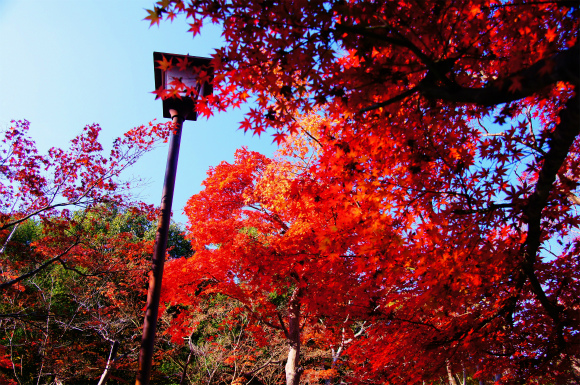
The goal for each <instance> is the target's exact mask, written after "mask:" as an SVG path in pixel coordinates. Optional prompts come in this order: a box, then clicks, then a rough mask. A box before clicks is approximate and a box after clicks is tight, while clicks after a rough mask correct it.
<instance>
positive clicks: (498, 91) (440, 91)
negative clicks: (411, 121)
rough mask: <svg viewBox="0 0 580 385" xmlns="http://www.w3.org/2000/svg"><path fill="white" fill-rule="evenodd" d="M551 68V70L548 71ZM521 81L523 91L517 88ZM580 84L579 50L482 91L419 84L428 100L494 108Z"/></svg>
mask: <svg viewBox="0 0 580 385" xmlns="http://www.w3.org/2000/svg"><path fill="white" fill-rule="evenodd" d="M550 67H551V70H548V69H549V68H550ZM515 81H518V82H519V83H520V84H521V87H517V88H516V87H514V86H513V85H514V82H515ZM559 81H564V82H569V83H571V84H573V85H575V86H576V87H578V85H579V83H580V49H579V47H578V44H576V45H575V46H574V47H572V48H569V49H566V50H564V51H560V52H558V53H557V54H555V55H554V56H552V57H549V58H546V59H542V60H540V61H537V62H536V63H534V64H533V65H531V66H530V67H528V68H526V69H524V70H522V71H520V72H518V73H516V74H513V75H512V76H510V77H508V78H506V79H498V80H494V81H492V82H489V83H488V84H487V85H486V86H485V87H483V88H466V87H461V86H459V85H457V86H456V87H448V86H439V85H436V84H435V82H433V81H428V82H424V81H422V82H420V83H419V92H420V93H421V94H422V95H423V96H424V97H426V98H427V99H432V100H435V99H438V100H445V101H449V102H458V103H475V104H479V105H483V106H494V105H497V104H502V103H508V102H511V101H514V100H519V99H522V98H525V97H527V96H531V95H533V94H535V93H536V92H538V91H540V90H542V89H543V88H545V87H547V86H549V85H552V84H555V83H556V82H559Z"/></svg>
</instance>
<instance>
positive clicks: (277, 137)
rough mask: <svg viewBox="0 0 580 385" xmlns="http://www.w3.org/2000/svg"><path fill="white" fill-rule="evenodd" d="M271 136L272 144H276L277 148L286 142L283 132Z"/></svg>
mask: <svg viewBox="0 0 580 385" xmlns="http://www.w3.org/2000/svg"><path fill="white" fill-rule="evenodd" d="M272 136H273V137H274V140H273V141H272V143H274V142H276V145H278V146H279V145H280V144H281V143H284V142H285V141H286V134H285V133H283V132H276V133H275V134H273V135H272Z"/></svg>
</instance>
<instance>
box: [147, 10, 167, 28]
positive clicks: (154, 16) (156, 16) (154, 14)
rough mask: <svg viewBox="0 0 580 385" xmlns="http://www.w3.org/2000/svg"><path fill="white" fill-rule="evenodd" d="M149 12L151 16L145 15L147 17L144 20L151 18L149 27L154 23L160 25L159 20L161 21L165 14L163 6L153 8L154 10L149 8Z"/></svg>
mask: <svg viewBox="0 0 580 385" xmlns="http://www.w3.org/2000/svg"><path fill="white" fill-rule="evenodd" d="M147 13H148V14H149V16H147V17H145V19H143V20H151V24H149V27H151V26H152V25H153V24H157V25H159V22H160V21H161V15H162V14H163V10H162V9H161V8H158V7H155V8H153V10H150V9H147Z"/></svg>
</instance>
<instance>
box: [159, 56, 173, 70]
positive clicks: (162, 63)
mask: <svg viewBox="0 0 580 385" xmlns="http://www.w3.org/2000/svg"><path fill="white" fill-rule="evenodd" d="M171 62H172V59H169V60H167V59H166V58H165V56H163V60H157V63H159V65H158V66H157V68H159V69H160V70H162V71H167V70H168V69H170V68H171V67H173V64H172V63H171Z"/></svg>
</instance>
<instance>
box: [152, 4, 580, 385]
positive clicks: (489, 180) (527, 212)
mask: <svg viewBox="0 0 580 385" xmlns="http://www.w3.org/2000/svg"><path fill="white" fill-rule="evenodd" d="M578 12H579V3H578V2H577V1H556V2H550V1H524V2H517V1H514V2H511V1H507V2H505V1H501V2H500V1H487V0H486V1H484V0H481V1H473V0H469V1H468V0H465V1H461V0H459V1H391V2H387V1H384V2H371V1H368V2H367V1H292V2H290V1H271V0H261V1H244V2H235V1H234V2H222V1H215V0H207V1H206V0H198V1H191V2H190V1H180V0H165V1H159V2H158V3H157V5H156V7H155V8H154V9H153V10H150V11H149V16H148V17H147V19H149V20H150V21H151V24H159V22H160V21H161V20H162V19H170V20H171V21H173V19H175V18H176V17H179V15H180V14H183V15H184V16H185V17H186V20H187V22H188V23H189V25H190V30H189V32H191V33H192V34H193V35H194V36H197V35H199V34H203V30H202V29H201V27H202V26H203V24H204V23H208V22H212V23H218V24H220V25H221V26H222V27H223V38H224V45H223V46H222V47H220V48H218V49H216V52H215V54H213V55H212V57H213V61H212V64H213V66H214V69H215V78H214V83H213V86H214V90H215V94H214V95H213V96H211V97H208V98H205V99H203V100H202V101H201V103H200V105H199V111H200V113H202V114H205V115H208V116H209V115H211V114H213V113H214V111H216V110H222V109H226V108H228V107H238V106H240V105H241V104H243V103H245V102H248V101H250V100H255V101H256V104H255V107H252V108H250V110H249V112H248V113H247V115H246V118H245V119H244V121H243V122H242V123H241V126H240V128H241V129H243V130H244V131H249V132H253V133H254V134H261V133H263V132H264V131H266V130H273V135H274V140H275V141H276V142H278V143H279V144H283V147H284V150H283V152H282V153H281V154H280V155H279V157H278V158H276V159H267V158H265V157H264V156H261V155H259V154H256V153H253V152H250V151H247V150H244V149H242V150H239V151H238V152H237V153H236V160H235V162H234V163H233V164H228V163H222V164H220V165H219V166H217V167H215V168H213V169H212V170H210V172H209V174H208V179H207V180H206V182H205V183H204V185H205V190H203V191H202V192H201V193H199V194H197V195H195V196H193V197H192V198H191V200H190V201H189V203H188V205H187V206H186V208H185V211H186V213H187V215H188V217H189V236H190V238H191V239H192V242H193V243H194V246H195V248H196V250H197V253H196V254H195V256H194V257H193V258H190V259H188V260H179V261H175V262H173V264H172V265H171V266H170V267H168V274H169V275H168V277H170V278H168V279H170V280H171V281H170V282H171V283H169V284H168V285H169V286H171V289H168V290H169V291H170V294H168V296H167V297H166V298H167V300H168V301H169V302H171V303H174V304H176V303H181V304H188V305H190V306H191V309H195V306H196V304H197V303H198V301H199V298H201V297H203V295H204V294H206V295H210V294H211V293H216V292H219V293H225V294H226V295H228V296H230V297H233V298H236V299H237V300H239V301H241V302H242V303H243V304H244V305H243V306H244V309H245V311H246V312H248V314H251V315H252V317H253V319H255V322H256V325H258V324H259V325H261V327H262V328H264V330H265V329H267V328H268V327H270V328H274V329H279V330H280V331H281V332H283V334H284V335H285V336H286V338H287V341H288V345H289V356H288V360H287V363H286V381H287V383H288V384H292V383H297V382H298V380H299V379H300V376H301V375H302V374H303V373H304V371H305V370H309V368H307V367H303V366H300V364H299V363H298V360H299V357H300V356H299V349H300V346H301V345H300V344H301V343H305V341H304V337H302V340H301V337H299V336H298V335H293V334H292V333H300V331H301V330H305V329H303V328H309V327H310V328H314V329H316V328H318V330H322V329H324V330H325V333H326V334H325V335H324V337H321V336H322V334H318V336H319V337H318V338H321V339H322V340H324V341H325V342H324V343H326V345H327V347H328V349H332V351H333V352H336V351H337V349H338V347H339V346H340V347H342V348H344V350H342V354H343V355H342V356H341V357H338V356H336V355H334V354H333V360H332V363H329V365H331V366H332V367H333V368H334V367H339V366H337V365H338V364H339V363H340V365H342V366H340V368H342V369H341V370H343V372H342V373H343V375H344V376H345V377H344V378H345V379H348V382H359V383H377V382H387V383H404V384H407V383H421V381H433V380H435V379H438V378H441V376H448V377H449V378H450V381H451V378H454V377H453V373H459V372H461V371H464V372H465V371H467V372H468V373H469V374H470V376H473V377H474V378H476V379H479V380H481V381H494V380H499V381H501V382H502V383H511V382H514V383H520V382H521V381H531V382H533V381H540V382H545V381H548V382H549V381H552V382H554V383H565V382H566V381H572V379H573V378H576V380H577V379H578V375H579V372H578V364H579V361H578V359H579V357H578V350H577V346H578V343H579V342H580V341H579V339H578V338H579V331H578V324H579V322H580V319H579V310H580V308H579V305H580V304H579V301H578V298H579V295H580V292H579V289H580V286H579V281H578V279H579V274H580V269H579V267H580V266H579V262H580V261H579V257H578V255H579V251H580V243H579V239H578V225H579V220H580V218H579V216H578V209H577V207H578V203H580V200H579V198H578V197H577V194H578V182H579V171H578V170H579V166H580V165H579V164H578V163H579V161H580V158H579V156H578V150H579V146H580V141H578V139H577V136H578V132H579V129H580V121H579V100H578V96H577V93H576V87H577V86H578V81H579V72H580V64H579V57H580V53H579V49H578V42H577V38H578V16H579V15H578ZM272 293H275V294H276V295H281V294H284V295H285V296H286V297H285V298H286V299H285V300H286V302H284V303H285V307H284V306H283V307H280V306H279V304H278V305H276V304H275V303H274V302H275V301H273V300H272V295H273V294H272ZM170 299H171V300H170ZM177 324H179V325H180V327H182V328H183V330H184V331H185V330H187V327H188V325H189V326H190V327H195V325H192V324H189V323H188V321H187V316H186V315H185V314H182V315H181V316H180V318H179V320H178V321H176V325H177ZM297 325H299V326H297ZM347 342H348V343H347ZM292 357H294V358H292ZM334 358H336V360H335V359H334ZM294 361H295V362H294Z"/></svg>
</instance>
